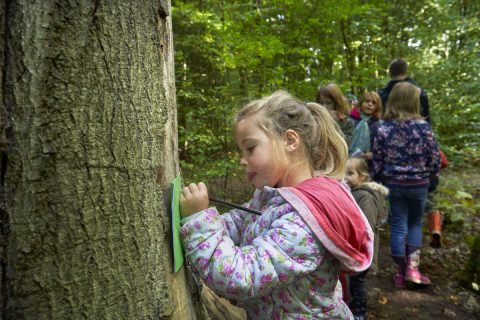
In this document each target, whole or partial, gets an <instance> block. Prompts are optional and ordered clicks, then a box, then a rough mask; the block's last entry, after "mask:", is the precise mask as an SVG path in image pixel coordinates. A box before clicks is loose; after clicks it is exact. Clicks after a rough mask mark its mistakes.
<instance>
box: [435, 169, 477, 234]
mask: <svg viewBox="0 0 480 320" xmlns="http://www.w3.org/2000/svg"><path fill="white" fill-rule="evenodd" d="M476 184H477V185H478V182H475V181H470V180H469V179H468V175H465V176H464V175H462V176H455V175H452V174H447V175H446V176H444V174H441V175H440V185H439V187H438V190H437V193H436V195H435V199H436V203H437V206H438V208H439V210H440V211H441V212H442V214H443V215H444V217H445V218H446V220H447V221H448V222H449V223H451V224H453V226H455V227H458V228H464V227H465V225H470V221H471V220H472V217H474V215H475V214H476V213H477V212H478V211H479V210H480V204H479V203H478V199H477V197H478V196H477V195H476V194H477V192H478V190H477V188H478V186H476Z"/></svg>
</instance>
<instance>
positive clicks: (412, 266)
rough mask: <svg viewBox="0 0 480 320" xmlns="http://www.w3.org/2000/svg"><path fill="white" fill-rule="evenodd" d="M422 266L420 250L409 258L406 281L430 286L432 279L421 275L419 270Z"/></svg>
mask: <svg viewBox="0 0 480 320" xmlns="http://www.w3.org/2000/svg"><path fill="white" fill-rule="evenodd" d="M419 265H420V250H417V251H415V252H413V253H411V254H409V255H408V256H407V267H406V268H405V281H408V282H413V283H415V284H423V285H429V284H430V283H431V281H430V279H429V278H428V277H427V276H425V275H423V274H421V273H420V271H419V270H418V266H419Z"/></svg>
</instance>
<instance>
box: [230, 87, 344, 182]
mask: <svg viewBox="0 0 480 320" xmlns="http://www.w3.org/2000/svg"><path fill="white" fill-rule="evenodd" d="M246 118H251V119H252V120H254V121H255V122H256V125H258V127H259V128H260V129H261V130H262V131H264V132H265V134H266V135H267V136H269V137H271V138H272V140H274V142H275V143H274V144H273V146H274V150H278V143H277V142H279V141H280V140H281V139H282V138H283V136H284V134H285V132H286V131H287V130H293V131H295V132H296V133H297V134H298V135H299V136H300V140H301V143H302V145H303V150H304V152H305V158H306V159H307V161H308V162H309V166H310V169H311V170H312V171H319V172H320V173H322V174H324V175H326V176H330V177H334V178H337V179H343V177H344V175H345V165H346V160H347V157H348V147H347V144H346V142H345V139H344V138H343V135H342V133H341V131H340V128H339V127H338V125H337V124H336V122H335V120H333V118H332V116H331V115H330V113H329V112H328V110H326V109H325V108H324V107H322V106H321V105H319V104H317V103H313V102H309V103H304V102H302V101H300V100H298V99H297V98H295V97H293V96H292V95H291V94H290V93H288V92H287V91H283V90H281V91H277V92H275V93H273V94H272V95H270V96H268V97H265V98H261V99H258V100H254V101H252V102H250V103H248V104H247V105H246V106H244V107H243V108H242V109H241V110H240V111H239V113H238V115H237V118H236V123H238V122H239V121H241V120H244V119H246Z"/></svg>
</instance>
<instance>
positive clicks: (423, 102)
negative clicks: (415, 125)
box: [378, 77, 430, 122]
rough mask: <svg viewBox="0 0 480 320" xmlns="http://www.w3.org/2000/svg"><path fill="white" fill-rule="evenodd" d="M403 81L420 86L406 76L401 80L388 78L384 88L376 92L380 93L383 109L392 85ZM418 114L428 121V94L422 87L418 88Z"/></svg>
mask: <svg viewBox="0 0 480 320" xmlns="http://www.w3.org/2000/svg"><path fill="white" fill-rule="evenodd" d="M403 81H407V82H409V83H411V84H413V85H415V86H417V87H418V88H420V87H419V86H418V85H417V83H416V82H415V81H414V80H413V79H411V78H408V77H407V78H405V79H403V80H390V81H389V82H388V84H387V85H386V86H385V87H384V88H382V89H380V90H378V94H379V95H380V98H382V103H383V107H384V109H385V108H386V106H387V100H388V96H389V95H390V92H391V91H392V89H393V86H394V85H396V84H397V83H399V82H403ZM420 114H421V115H422V117H424V118H425V120H427V121H428V122H430V111H429V107H428V96H427V93H426V92H425V90H423V89H422V88H420Z"/></svg>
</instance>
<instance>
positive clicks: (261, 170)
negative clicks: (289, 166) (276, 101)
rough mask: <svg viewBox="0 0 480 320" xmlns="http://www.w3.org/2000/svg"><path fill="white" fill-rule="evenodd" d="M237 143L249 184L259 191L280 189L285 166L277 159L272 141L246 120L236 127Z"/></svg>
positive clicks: (251, 122) (250, 121)
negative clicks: (265, 188)
mask: <svg viewBox="0 0 480 320" xmlns="http://www.w3.org/2000/svg"><path fill="white" fill-rule="evenodd" d="M235 141H236V143H237V145H238V148H239V149H240V151H241V153H242V158H241V159H240V164H241V165H242V166H243V167H244V168H245V171H246V178H247V180H248V182H250V183H251V184H253V185H254V186H255V188H257V189H263V187H265V186H269V187H274V186H276V187H280V186H281V182H282V178H283V176H284V173H285V170H282V168H285V166H284V165H282V164H280V163H279V161H280V159H276V158H275V153H274V147H273V141H272V139H270V138H269V137H268V136H267V135H266V134H265V133H264V132H263V131H262V130H261V129H260V128H259V127H258V126H257V125H256V124H255V123H254V122H253V121H252V120H251V119H249V118H246V119H243V120H241V121H239V122H238V123H237V125H236V126H235Z"/></svg>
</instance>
